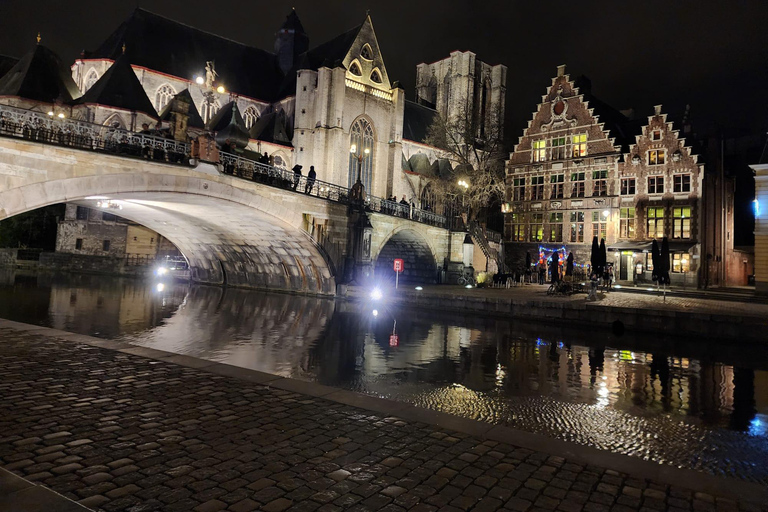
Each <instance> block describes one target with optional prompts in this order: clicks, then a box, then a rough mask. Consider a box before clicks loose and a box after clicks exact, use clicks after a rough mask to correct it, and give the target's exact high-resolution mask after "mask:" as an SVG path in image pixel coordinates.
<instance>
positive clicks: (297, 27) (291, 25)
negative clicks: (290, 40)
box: [280, 9, 306, 34]
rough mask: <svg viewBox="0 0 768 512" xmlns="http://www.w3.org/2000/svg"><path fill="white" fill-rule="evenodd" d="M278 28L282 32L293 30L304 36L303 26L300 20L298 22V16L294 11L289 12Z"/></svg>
mask: <svg viewBox="0 0 768 512" xmlns="http://www.w3.org/2000/svg"><path fill="white" fill-rule="evenodd" d="M280 28H281V29H283V30H294V31H296V32H300V33H302V34H306V32H305V31H304V26H303V25H302V24H301V20H299V16H298V15H297V14H296V9H293V10H292V11H291V13H290V14H289V15H288V16H287V17H286V19H285V22H284V23H283V25H282V26H281V27H280Z"/></svg>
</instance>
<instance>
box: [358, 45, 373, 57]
mask: <svg viewBox="0 0 768 512" xmlns="http://www.w3.org/2000/svg"><path fill="white" fill-rule="evenodd" d="M360 56H361V57H362V58H364V59H365V60H373V50H371V45H369V44H368V43H366V44H364V45H363V49H362V50H360Z"/></svg>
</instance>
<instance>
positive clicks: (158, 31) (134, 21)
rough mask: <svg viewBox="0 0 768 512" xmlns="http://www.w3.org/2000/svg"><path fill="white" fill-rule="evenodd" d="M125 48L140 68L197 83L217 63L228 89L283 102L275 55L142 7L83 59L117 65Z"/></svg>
mask: <svg viewBox="0 0 768 512" xmlns="http://www.w3.org/2000/svg"><path fill="white" fill-rule="evenodd" d="M123 44H125V47H126V50H125V55H126V56H127V57H128V59H129V60H130V61H131V63H132V64H133V65H135V66H143V67H146V68H148V69H151V70H154V71H160V72H162V73H166V74H169V75H172V76H176V77H179V78H185V79H188V80H192V79H194V77H195V76H199V75H202V74H203V73H204V71H205V63H206V61H209V60H212V61H215V67H216V72H217V73H218V74H219V77H218V80H219V81H220V82H221V84H222V85H224V87H226V88H227V89H228V90H230V91H232V92H235V93H237V94H241V95H244V96H249V97H251V98H255V99H259V100H264V101H274V100H277V99H279V98H278V93H279V90H280V86H281V84H282V82H283V78H284V77H283V74H282V72H281V71H280V68H279V67H278V65H277V59H276V57H275V55H274V54H273V53H271V52H268V51H265V50H261V49H258V48H254V47H252V46H248V45H245V44H242V43H238V42H235V41H232V40H229V39H226V38H224V37H221V36H217V35H215V34H211V33H208V32H204V31H202V30H199V29H196V28H193V27H190V26H188V25H184V24H183V23H179V22H178V21H174V20H171V19H168V18H165V17H163V16H160V15H157V14H154V13H152V12H149V11H146V10H144V9H140V8H139V9H136V10H135V11H134V12H133V14H132V15H131V16H130V17H129V18H128V19H127V20H126V21H124V22H123V23H122V24H121V25H120V27H118V29H117V30H115V31H114V32H113V33H112V34H111V35H110V36H109V37H108V38H107V39H106V40H105V41H104V42H103V43H102V44H101V46H99V47H98V48H97V49H96V50H95V51H92V52H86V53H85V54H84V58H88V59H112V60H117V58H118V57H119V56H120V55H121V54H122V53H123V50H122V47H123Z"/></svg>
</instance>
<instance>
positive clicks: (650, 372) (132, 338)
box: [0, 273, 768, 485]
mask: <svg viewBox="0 0 768 512" xmlns="http://www.w3.org/2000/svg"><path fill="white" fill-rule="evenodd" d="M376 310H377V312H378V314H377V315H373V314H372V311H373V307H372V305H371V304H355V303H348V302H334V301H332V300H328V299H317V298H309V297H301V296H295V295H279V294H266V293H257V292H250V291H244V290H232V289H229V290H222V289H219V288H209V287H188V286H182V285H173V284H170V283H167V284H166V286H165V287H164V288H163V289H162V290H161V291H159V290H158V288H157V286H156V284H155V283H142V282H138V281H130V280H120V279H105V278H103V277H98V278H97V277H93V276H66V277H62V276H39V277H35V276H25V275H20V274H13V275H9V274H8V273H5V274H3V273H0V316H2V317H6V318H12V319H16V320H20V321H26V322H30V323H38V324H43V325H50V326H53V327H56V328H59V329H65V330H70V331H75V332H81V333H86V334H92V335H97V336H101V337H104V338H109V339H117V340H124V341H128V342H131V343H135V344H139V345H144V346H151V347H154V348H158V349H162V350H167V351H171V352H177V353H183V354H191V355H195V356H197V357H202V358H206V359H210V360H215V361H221V362H226V363H229V364H234V365H238V366H243V367H247V368H253V369H258V370H262V371H266V372H271V373H275V374H279V375H283V376H286V377H294V378H299V379H304V380H311V381H316V382H320V383H322V384H326V385H331V386H338V387H344V388H347V389H353V390H357V391H361V392H365V393H370V394H375V395H378V396H385V397H391V398H394V399H398V400H404V401H408V402H411V403H414V404H418V405H421V406H424V407H431V408H435V409H440V410H444V411H448V412H452V413H455V414H460V415H463V416H468V417H472V418H476V419H481V420H485V421H491V422H496V423H504V424H508V425H511V426H514V427H517V428H521V429H524V430H528V431H531V432H538V433H543V434H547V435H550V436H554V437H559V438H562V439H568V440H573V441H576V442H579V443H584V444H588V445H592V446H597V447H600V448H604V449H609V450H613V451H616V452H620V453H626V454H629V455H635V456H640V457H643V458H647V459H652V460H656V461H660V462H668V463H672V464H675V465H678V466H683V467H692V468H701V469H705V470H707V471H709V472H712V473H721V474H731V475H735V476H740V477H743V478H747V479H750V480H754V481H759V482H761V483H763V484H766V485H768V432H767V431H766V424H768V416H767V415H768V371H766V370H767V369H768V354H767V349H766V348H762V347H756V346H750V347H740V346H738V345H727V344H712V343H705V342H702V341H699V340H686V339H679V338H678V339H676V338H660V337H648V336H633V335H629V334H627V335H625V336H623V337H621V338H616V337H615V336H614V335H613V334H612V333H611V332H603V331H594V332H590V331H588V330H575V329H564V328H560V327H557V326H552V325H534V324H528V323H522V322H511V321H505V320H499V319H483V318H479V317H476V316H466V317H461V316H458V315H455V314H450V315H448V314H441V313H439V312H427V311H418V310H414V309H410V308H391V307H386V306H382V305H377V306H376Z"/></svg>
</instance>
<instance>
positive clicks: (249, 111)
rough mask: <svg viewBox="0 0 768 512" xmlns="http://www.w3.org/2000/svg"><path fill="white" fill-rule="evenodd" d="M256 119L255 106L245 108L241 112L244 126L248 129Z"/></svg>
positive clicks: (257, 117)
mask: <svg viewBox="0 0 768 512" xmlns="http://www.w3.org/2000/svg"><path fill="white" fill-rule="evenodd" d="M258 120H259V112H258V111H257V110H256V107H248V108H246V109H245V112H243V121H244V122H245V127H246V128H248V129H250V128H251V126H253V125H254V124H256V121H258Z"/></svg>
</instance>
